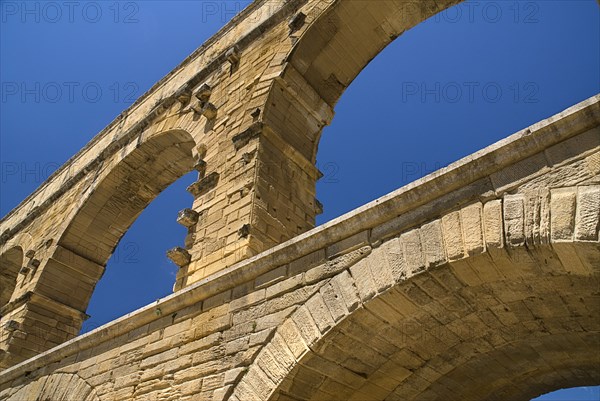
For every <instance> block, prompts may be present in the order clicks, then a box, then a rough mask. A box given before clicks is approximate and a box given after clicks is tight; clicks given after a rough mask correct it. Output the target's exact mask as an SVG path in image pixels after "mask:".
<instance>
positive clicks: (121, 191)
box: [36, 129, 195, 312]
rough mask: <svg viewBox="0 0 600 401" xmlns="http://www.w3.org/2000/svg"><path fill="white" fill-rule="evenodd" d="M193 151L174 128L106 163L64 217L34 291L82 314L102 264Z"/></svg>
mask: <svg viewBox="0 0 600 401" xmlns="http://www.w3.org/2000/svg"><path fill="white" fill-rule="evenodd" d="M140 142H141V141H140ZM194 147H195V141H194V139H193V138H192V137H191V135H190V134H189V133H188V132H187V131H185V130H181V129H173V130H168V131H163V132H161V133H159V134H156V135H153V136H149V137H147V138H145V140H144V141H143V142H141V143H131V144H130V145H128V146H127V147H125V148H124V149H123V151H122V152H121V155H119V157H118V158H117V159H116V160H111V161H108V162H107V165H106V166H104V167H103V169H102V171H101V172H99V174H98V177H96V178H95V179H94V182H92V183H91V184H90V186H89V187H88V188H87V190H86V192H85V194H84V196H83V199H82V200H81V204H80V206H79V207H78V208H77V210H76V213H75V215H74V216H72V218H70V219H69V222H68V225H67V226H66V228H65V229H64V231H63V234H62V235H61V237H60V239H59V240H58V241H57V245H56V250H55V251H54V253H53V256H52V257H51V258H50V259H49V260H48V262H47V263H46V265H45V267H44V269H43V271H42V276H41V277H40V280H39V282H38V284H37V286H36V289H37V290H38V291H39V292H40V293H42V294H45V295H47V296H49V297H52V298H53V299H55V300H57V301H59V302H61V303H63V304H64V305H67V306H69V307H71V308H74V309H76V310H79V311H81V312H83V311H85V309H86V308H87V303H88V301H89V299H90V297H91V293H92V291H93V289H94V287H95V285H96V282H97V281H98V280H99V279H100V277H101V276H102V274H103V271H104V266H105V265H106V263H107V262H108V260H109V258H110V256H111V255H112V253H113V251H114V249H115V248H116V246H117V245H118V243H119V241H120V239H121V238H122V236H123V235H124V234H125V232H126V231H127V230H128V229H129V227H130V226H131V224H133V222H134V221H135V220H136V218H137V217H138V216H139V215H140V213H141V212H142V211H143V210H144V209H145V208H146V207H147V206H148V205H149V204H150V203H151V202H152V201H153V200H154V199H155V198H156V197H157V196H158V195H159V194H160V193H161V192H162V191H163V190H164V189H166V188H167V187H168V186H169V185H170V184H172V183H173V182H175V181H176V180H177V179H179V178H180V177H182V176H183V175H185V174H186V173H188V172H190V171H191V170H192V169H193V167H194V157H193V149H194ZM65 277H68V278H69V279H68V280H64V278H65ZM61 281H62V282H63V283H64V286H65V288H61V284H60V283H61ZM70 288H76V289H77V290H76V291H72V290H71V289H70Z"/></svg>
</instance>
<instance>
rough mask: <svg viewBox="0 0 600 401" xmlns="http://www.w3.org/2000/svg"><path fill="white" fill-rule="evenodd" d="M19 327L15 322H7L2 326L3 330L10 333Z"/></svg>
mask: <svg viewBox="0 0 600 401" xmlns="http://www.w3.org/2000/svg"><path fill="white" fill-rule="evenodd" d="M20 327H21V325H20V324H19V322H17V321H16V320H9V321H7V322H6V323H5V324H4V329H5V330H6V331H10V332H13V331H15V330H18V329H19V328H20Z"/></svg>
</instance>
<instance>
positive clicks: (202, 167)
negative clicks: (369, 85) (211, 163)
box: [194, 159, 206, 178]
mask: <svg viewBox="0 0 600 401" xmlns="http://www.w3.org/2000/svg"><path fill="white" fill-rule="evenodd" d="M194 170H196V171H197V172H198V176H199V177H200V178H204V176H205V175H206V162H205V161H204V160H202V159H198V160H197V161H196V164H194Z"/></svg>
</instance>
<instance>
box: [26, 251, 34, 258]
mask: <svg viewBox="0 0 600 401" xmlns="http://www.w3.org/2000/svg"><path fill="white" fill-rule="evenodd" d="M34 256H35V251H34V250H33V249H30V250H28V251H27V252H25V257H26V258H28V259H33V257H34Z"/></svg>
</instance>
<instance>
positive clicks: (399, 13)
mask: <svg viewBox="0 0 600 401" xmlns="http://www.w3.org/2000/svg"><path fill="white" fill-rule="evenodd" d="M460 2H461V0H443V1H433V0H425V1H414V2H411V1H409V2H407V1H397V0H390V1H378V2H377V3H376V4H375V3H373V2H371V1H368V0H359V1H330V2H317V3H319V4H318V5H315V4H312V7H310V8H309V7H306V9H304V10H303V13H307V15H306V16H305V19H306V24H305V26H304V27H303V28H302V29H300V30H299V31H298V32H296V33H293V34H292V36H293V37H295V38H296V42H295V44H294V46H293V48H292V49H291V51H290V53H289V55H288V57H287V59H286V62H287V63H286V65H285V69H284V71H283V72H282V74H281V79H279V80H278V81H276V82H275V84H274V85H273V88H272V90H271V92H270V95H269V99H268V100H267V102H266V106H265V115H264V121H265V122H266V124H267V125H268V126H270V127H275V128H276V129H277V128H279V127H280V126H281V127H282V128H283V127H285V131H282V132H285V136H286V139H287V140H288V142H289V144H290V145H292V146H293V147H294V148H295V149H296V150H297V151H298V152H300V153H301V154H302V155H303V156H304V157H305V158H306V159H308V160H310V161H312V163H314V162H315V161H316V154H317V148H318V142H319V138H320V136H321V132H322V129H323V127H324V126H325V125H328V124H329V123H330V122H331V120H332V118H333V115H334V113H333V108H334V107H335V105H336V103H337V102H338V100H339V99H340V97H341V96H342V94H343V93H344V91H345V90H346V89H347V88H348V86H349V85H350V84H351V83H352V81H353V80H354V79H355V78H356V77H357V76H358V74H359V73H360V72H361V71H362V70H363V69H364V68H365V67H366V66H367V65H368V64H369V62H370V61H371V60H372V59H373V58H375V57H376V56H377V55H378V54H379V53H380V52H381V51H383V49H384V48H385V47H387V46H388V45H389V44H390V43H392V42H393V41H394V40H395V39H396V38H397V37H399V36H400V35H401V34H402V33H403V32H405V31H407V30H408V29H410V28H412V27H414V26H416V25H417V24H419V23H420V22H422V21H424V20H426V19H427V18H429V17H431V16H433V15H435V14H437V13H439V12H441V11H443V10H444V9H446V8H448V7H451V6H453V5H455V4H458V3H460Z"/></svg>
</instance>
